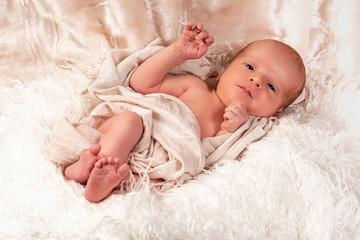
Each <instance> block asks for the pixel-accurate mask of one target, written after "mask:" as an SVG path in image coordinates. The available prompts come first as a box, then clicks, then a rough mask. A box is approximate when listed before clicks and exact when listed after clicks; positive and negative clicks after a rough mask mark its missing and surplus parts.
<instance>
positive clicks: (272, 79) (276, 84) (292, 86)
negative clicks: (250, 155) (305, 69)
mask: <svg viewBox="0 0 360 240" xmlns="http://www.w3.org/2000/svg"><path fill="white" fill-rule="evenodd" d="M302 84H303V76H302V74H301V71H300V70H299V67H298V65H297V64H296V63H295V61H294V60H293V57H292V56H291V54H290V53H288V52H286V51H283V50H282V49H281V48H278V47H277V46H275V45H274V43H273V42H271V41H269V40H262V41H257V42H255V43H253V44H252V45H250V46H249V47H248V48H247V49H246V50H245V51H243V52H242V53H240V54H239V55H238V56H237V57H236V58H235V59H234V60H233V61H232V62H231V63H230V65H229V66H228V67H227V68H226V70H225V72H224V73H223V74H222V75H221V76H220V77H219V83H218V86H217V90H216V91H217V94H218V96H219V97H220V98H221V100H222V101H223V103H224V104H225V105H226V106H228V105H229V104H230V103H232V102H241V103H242V104H243V105H244V106H245V108H246V110H247V112H248V114H249V115H252V116H260V117H268V116H273V115H276V114H277V113H280V112H281V111H282V110H283V107H282V106H283V105H284V103H285V102H286V100H287V98H288V97H289V94H290V93H292V92H294V91H296V90H297V89H299V88H301V86H302Z"/></svg>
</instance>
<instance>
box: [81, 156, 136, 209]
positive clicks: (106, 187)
mask: <svg viewBox="0 0 360 240" xmlns="http://www.w3.org/2000/svg"><path fill="white" fill-rule="evenodd" d="M129 169H130V168H129V165H127V164H126V163H124V164H121V163H120V159H119V158H113V157H102V158H100V159H99V160H98V161H97V162H96V163H95V167H94V168H93V170H92V171H91V174H90V177H89V180H88V182H87V184H86V188H85V193H84V196H85V198H86V199H87V200H88V201H90V202H100V201H101V200H103V199H104V198H105V197H107V196H108V195H109V194H110V193H111V191H112V190H113V189H114V188H115V187H117V186H118V185H119V183H120V182H121V180H123V179H124V178H125V177H126V176H127V175H128V174H129Z"/></svg>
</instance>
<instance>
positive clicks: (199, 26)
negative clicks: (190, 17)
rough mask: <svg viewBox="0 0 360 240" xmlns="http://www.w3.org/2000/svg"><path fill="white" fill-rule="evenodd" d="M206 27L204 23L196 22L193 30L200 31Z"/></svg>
mask: <svg viewBox="0 0 360 240" xmlns="http://www.w3.org/2000/svg"><path fill="white" fill-rule="evenodd" d="M203 28H204V25H202V24H201V23H198V24H196V26H195V27H194V29H193V31H194V32H196V33H200V32H201V31H202V30H203Z"/></svg>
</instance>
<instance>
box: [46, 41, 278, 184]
mask: <svg viewBox="0 0 360 240" xmlns="http://www.w3.org/2000/svg"><path fill="white" fill-rule="evenodd" d="M163 48H164V47H163V46H161V42H160V41H159V40H154V41H153V42H152V43H150V44H149V45H148V46H147V47H145V48H144V49H143V50H139V51H135V50H134V49H113V50H112V51H110V53H109V55H108V57H107V58H106V60H105V61H104V63H103V66H102V69H101V72H100V74H99V76H98V78H97V80H96V81H95V82H94V83H93V84H92V85H90V86H89V87H88V88H87V89H86V90H85V91H84V95H85V96H87V97H88V98H90V99H92V101H93V102H94V103H93V104H94V105H95V108H94V109H93V110H92V111H91V112H90V115H89V117H87V118H84V119H83V120H81V121H80V122H79V123H71V122H69V120H68V119H67V118H66V117H62V118H61V119H59V120H58V122H57V124H56V126H55V128H54V130H53V133H52V136H51V139H50V148H49V157H50V160H51V161H53V162H55V163H57V164H60V165H63V166H67V165H70V164H71V163H73V162H75V161H76V160H77V159H78V158H79V155H80V154H81V152H82V151H83V150H84V149H86V148H89V147H90V146H91V145H93V144H94V143H97V142H99V140H100V138H101V137H102V134H101V133H100V132H99V131H97V128H98V127H99V126H100V125H101V124H102V123H103V122H104V121H106V119H108V118H110V117H112V116H114V115H115V114H118V113H121V112H123V111H125V110H129V111H133V112H136V113H137V114H139V115H140V116H141V117H142V119H143V124H144V132H143V135H142V137H141V139H140V141H139V142H138V143H137V144H136V146H135V147H134V148H133V150H132V151H131V153H130V155H129V158H128V160H129V162H128V163H129V165H130V168H131V171H132V172H134V173H138V174H147V175H148V176H149V177H150V178H152V179H158V178H162V179H164V180H165V181H166V182H167V183H171V184H181V183H183V182H184V181H186V180H188V179H190V178H192V177H193V176H196V175H197V174H199V173H200V172H201V171H202V170H203V169H204V168H207V167H210V166H211V165H212V164H214V163H216V162H218V161H220V160H221V159H235V158H237V157H238V156H239V155H240V153H241V152H242V151H243V150H244V149H245V148H246V146H247V145H248V144H249V143H251V142H253V141H255V140H257V139H259V138H260V137H262V136H263V135H264V134H265V133H266V132H267V131H268V130H269V129H270V128H271V126H272V124H273V123H274V122H276V118H273V117H271V118H260V117H252V116H250V118H249V120H248V121H247V122H246V123H245V124H243V125H242V126H241V127H240V128H239V129H238V130H237V131H236V132H235V133H232V134H226V135H222V136H217V137H209V138H205V139H203V140H200V128H199V125H198V123H197V120H196V118H195V116H194V114H193V113H192V112H191V110H190V109H189V108H188V107H187V106H186V105H185V104H184V103H183V102H182V101H181V100H179V99H178V98H175V97H173V96H170V95H166V94H148V95H142V94H140V93H136V92H135V91H134V90H133V89H132V88H131V87H130V86H129V79H130V76H131V74H132V72H133V71H134V70H135V69H136V68H137V67H138V66H139V64H141V63H142V62H143V61H144V60H145V59H146V58H148V57H149V56H151V55H153V54H154V53H156V52H158V51H160V50H161V49H163ZM212 71H213V69H212V68H211V67H210V64H209V63H208V62H207V60H206V59H205V58H202V59H200V60H198V61H192V62H191V63H190V64H189V63H187V64H184V65H180V66H179V67H177V68H176V69H174V70H173V72H174V73H192V74H195V75H197V76H199V77H201V78H203V79H205V78H207V77H208V76H210V75H211V74H212ZM119 147H121V146H119Z"/></svg>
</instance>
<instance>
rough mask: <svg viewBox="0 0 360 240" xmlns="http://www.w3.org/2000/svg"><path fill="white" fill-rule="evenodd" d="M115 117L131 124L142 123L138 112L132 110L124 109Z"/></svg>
mask: <svg viewBox="0 0 360 240" xmlns="http://www.w3.org/2000/svg"><path fill="white" fill-rule="evenodd" d="M117 117H118V118H119V122H122V123H124V121H125V122H127V123H129V124H130V125H131V126H134V125H142V124H143V122H142V117H141V116H140V115H139V114H137V113H135V112H132V111H128V110H126V111H124V112H122V113H121V114H119V115H117Z"/></svg>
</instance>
